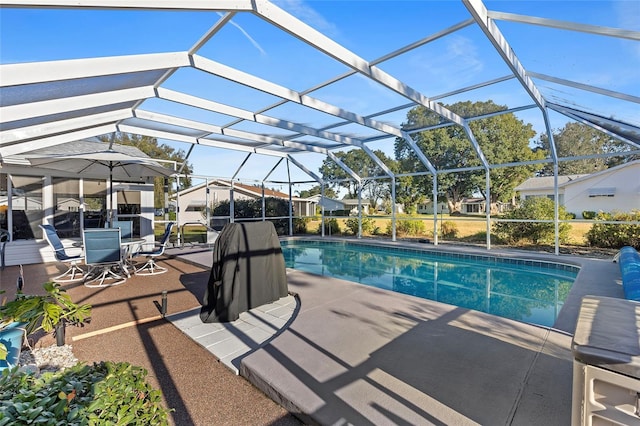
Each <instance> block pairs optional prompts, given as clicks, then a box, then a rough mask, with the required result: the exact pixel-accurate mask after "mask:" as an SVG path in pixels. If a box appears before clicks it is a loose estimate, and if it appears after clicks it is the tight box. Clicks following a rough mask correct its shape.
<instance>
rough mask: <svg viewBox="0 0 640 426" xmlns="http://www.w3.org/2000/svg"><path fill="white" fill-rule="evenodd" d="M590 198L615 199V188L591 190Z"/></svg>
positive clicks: (589, 190)
mask: <svg viewBox="0 0 640 426" xmlns="http://www.w3.org/2000/svg"><path fill="white" fill-rule="evenodd" d="M588 193H589V197H613V196H615V195H616V189H615V188H589V189H588Z"/></svg>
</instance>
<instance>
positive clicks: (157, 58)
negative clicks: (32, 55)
mask: <svg viewBox="0 0 640 426" xmlns="http://www.w3.org/2000/svg"><path fill="white" fill-rule="evenodd" d="M190 65H191V64H190V62H189V55H187V53H186V52H171V53H151V54H146V55H125V56H109V57H101V58H85V59H69V60H63V61H45V62H28V63H21V64H4V65H0V74H2V79H1V80H0V87H9V86H17V85H22V84H35V83H45V82H51V81H59V80H71V79H79V78H90V77H99V76H104V75H115V74H127V73H134V72H142V71H153V70H159V69H172V68H180V67H188V66H190ZM5 121H6V120H5Z"/></svg>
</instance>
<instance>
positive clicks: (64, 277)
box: [38, 225, 85, 283]
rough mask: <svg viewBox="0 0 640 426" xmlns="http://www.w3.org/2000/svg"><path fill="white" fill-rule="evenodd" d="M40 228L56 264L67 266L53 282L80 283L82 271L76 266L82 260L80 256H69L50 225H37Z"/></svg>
mask: <svg viewBox="0 0 640 426" xmlns="http://www.w3.org/2000/svg"><path fill="white" fill-rule="evenodd" d="M38 226H40V228H42V231H43V234H44V238H45V239H46V240H47V243H49V246H51V248H52V249H53V254H54V255H55V257H56V260H57V261H58V262H62V263H65V264H68V265H69V269H67V270H66V272H64V273H63V274H60V275H58V276H57V277H55V278H53V281H55V282H57V283H69V282H74V281H80V280H82V279H83V277H84V272H85V271H84V269H82V268H81V267H80V266H78V263H80V262H81V261H82V259H83V256H82V255H76V256H69V255H68V254H67V252H66V251H65V249H64V246H63V245H62V241H60V237H58V233H57V232H56V228H54V227H53V226H52V225H38Z"/></svg>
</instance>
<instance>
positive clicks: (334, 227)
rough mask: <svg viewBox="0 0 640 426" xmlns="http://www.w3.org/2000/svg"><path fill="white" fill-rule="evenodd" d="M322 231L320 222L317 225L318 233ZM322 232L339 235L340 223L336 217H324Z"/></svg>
mask: <svg viewBox="0 0 640 426" xmlns="http://www.w3.org/2000/svg"><path fill="white" fill-rule="evenodd" d="M321 233H322V224H320V226H318V234H321ZM324 233H325V235H340V234H341V233H342V231H341V230H340V224H339V223H338V220H337V219H326V218H325V220H324Z"/></svg>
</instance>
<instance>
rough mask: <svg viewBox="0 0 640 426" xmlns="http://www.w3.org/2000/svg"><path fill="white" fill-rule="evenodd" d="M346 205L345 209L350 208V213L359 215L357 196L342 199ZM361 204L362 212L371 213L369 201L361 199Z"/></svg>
mask: <svg viewBox="0 0 640 426" xmlns="http://www.w3.org/2000/svg"><path fill="white" fill-rule="evenodd" d="M340 201H341V202H342V204H343V205H344V210H348V211H349V214H352V215H357V214H358V199H357V198H343V199H342V200H340ZM360 205H361V206H362V214H369V206H370V203H369V201H366V200H360Z"/></svg>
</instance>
